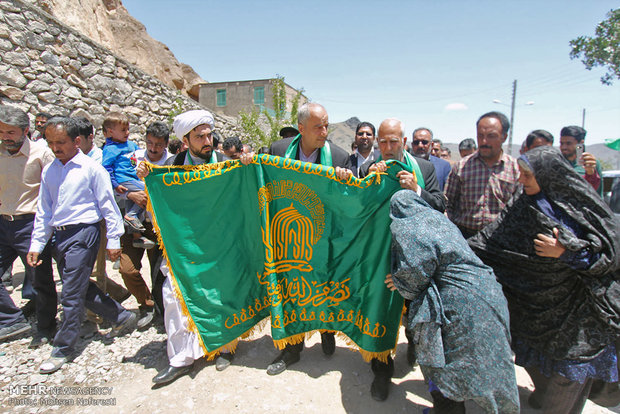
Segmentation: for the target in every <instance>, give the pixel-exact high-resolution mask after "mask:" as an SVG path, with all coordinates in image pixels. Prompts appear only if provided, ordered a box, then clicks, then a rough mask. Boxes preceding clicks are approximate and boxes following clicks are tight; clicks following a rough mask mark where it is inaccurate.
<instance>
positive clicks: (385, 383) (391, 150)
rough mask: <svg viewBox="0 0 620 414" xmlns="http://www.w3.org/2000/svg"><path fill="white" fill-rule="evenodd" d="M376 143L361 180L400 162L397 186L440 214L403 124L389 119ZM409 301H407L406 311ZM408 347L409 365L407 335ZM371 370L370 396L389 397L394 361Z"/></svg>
mask: <svg viewBox="0 0 620 414" xmlns="http://www.w3.org/2000/svg"><path fill="white" fill-rule="evenodd" d="M377 142H378V144H379V151H381V156H380V157H379V158H378V159H377V161H376V163H375V164H370V165H369V166H365V167H366V168H364V167H362V171H360V177H365V176H366V175H367V174H369V173H371V172H374V171H386V170H387V165H386V164H385V160H396V161H400V162H402V163H403V164H405V165H406V166H407V169H408V170H409V171H406V170H403V171H400V172H399V173H398V174H396V176H397V177H398V179H399V180H400V186H401V187H402V188H404V189H409V190H412V191H415V192H416V193H417V194H418V195H419V196H420V197H422V199H423V200H424V201H426V202H427V203H428V204H430V206H431V207H433V208H434V209H435V210H438V211H440V212H442V213H443V211H444V209H445V207H444V196H443V193H442V192H441V190H440V189H439V182H438V181H437V176H436V175H435V167H434V166H433V164H432V163H431V162H430V161H427V160H424V159H422V158H418V157H414V156H413V155H411V154H409V153H408V152H407V151H405V143H406V142H407V137H406V136H405V125H404V124H403V123H402V122H401V121H400V120H398V119H395V118H388V119H386V120H384V121H383V122H381V125H380V126H379V131H378V133H377ZM409 303H410V301H407V302H406V304H407V309H409ZM406 334H407V340H408V341H409V346H408V348H407V360H408V361H409V363H410V364H411V365H413V364H414V363H415V354H414V345H413V337H412V336H411V335H410V334H409V332H406ZM371 367H372V371H373V373H374V374H375V378H374V380H373V382H372V385H371V387H370V395H371V396H372V398H373V399H375V400H377V401H384V400H385V399H386V398H387V397H388V394H389V390H390V388H389V387H390V383H391V379H392V375H394V360H393V359H392V357H388V360H387V363H384V362H381V361H379V360H378V359H373V360H372V361H371Z"/></svg>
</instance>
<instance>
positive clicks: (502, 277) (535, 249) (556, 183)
mask: <svg viewBox="0 0 620 414" xmlns="http://www.w3.org/2000/svg"><path fill="white" fill-rule="evenodd" d="M519 166H520V169H521V177H520V179H519V181H520V182H521V183H522V184H523V190H522V192H520V193H517V194H515V196H514V197H513V199H512V200H511V202H510V203H509V204H508V206H507V207H506V209H505V210H504V211H503V212H502V214H501V215H500V217H499V218H498V220H497V221H495V222H494V223H492V224H490V225H489V226H487V227H486V228H484V229H483V230H482V231H481V232H480V233H479V234H477V235H476V236H474V237H472V238H471V239H469V244H470V246H471V247H472V248H473V249H474V251H475V252H476V253H477V254H478V256H480V257H481V258H482V260H483V261H484V262H485V263H486V264H488V265H490V266H491V267H492V268H493V270H494V271H495V275H496V276H497V278H498V280H499V282H500V283H501V284H502V286H503V290H504V294H505V295H506V299H507V300H508V308H509V311H510V330H511V334H512V348H513V350H514V352H515V355H516V361H515V363H516V364H517V365H521V366H523V367H525V368H526V369H527V371H528V373H529V374H530V376H531V378H532V381H533V382H534V385H535V391H534V393H533V394H532V395H531V396H530V398H529V403H530V405H532V406H534V407H536V408H541V407H542V408H543V410H544V412H545V413H579V412H581V411H582V409H583V406H584V404H585V402H586V399H587V398H588V395H589V393H590V391H591V388H592V385H593V384H595V385H596V386H597V387H598V388H600V386H601V384H604V383H606V384H609V383H615V382H617V381H618V368H617V353H616V341H617V339H618V335H619V333H620V329H619V328H620V285H619V283H618V281H619V279H620V267H619V261H620V258H619V255H618V249H619V245H620V240H619V226H618V220H617V219H616V218H615V217H614V214H613V213H612V212H611V211H610V209H609V208H608V207H607V205H606V204H605V203H604V202H603V200H602V199H601V198H600V196H599V195H598V194H597V193H596V192H595V191H594V190H593V189H592V187H591V186H590V184H588V183H587V182H586V181H585V180H583V178H581V177H580V176H579V174H577V173H576V172H575V171H574V170H573V168H572V166H571V165H570V164H569V163H568V162H567V161H566V160H565V159H564V157H563V156H562V154H561V153H560V151H558V150H557V149H556V148H552V147H547V146H544V147H538V148H535V149H532V150H531V151H528V152H527V153H525V154H524V155H523V156H521V158H519Z"/></svg>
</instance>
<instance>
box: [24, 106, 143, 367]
mask: <svg viewBox="0 0 620 414" xmlns="http://www.w3.org/2000/svg"><path fill="white" fill-rule="evenodd" d="M45 137H46V139H47V142H48V145H49V147H50V149H51V150H52V151H53V152H54V155H55V156H56V160H54V161H53V162H52V163H51V164H49V165H48V166H46V167H45V169H44V170H43V173H42V177H41V188H40V191H39V201H38V206H37V214H36V217H35V224H34V231H33V233H32V239H31V243H30V251H29V252H28V255H27V259H28V264H29V265H30V266H33V267H36V266H38V265H40V264H41V260H40V259H39V254H40V253H41V251H43V247H45V244H46V243H47V241H48V240H49V239H50V237H51V236H52V233H54V234H55V238H56V244H55V246H54V253H55V256H56V263H57V264H58V271H59V273H60V277H61V279H62V282H63V287H62V293H61V298H60V302H61V304H62V307H63V313H64V316H63V319H62V322H61V325H60V329H59V330H58V332H57V333H56V336H55V337H54V342H53V346H54V348H53V349H52V354H51V357H50V358H49V359H48V360H47V361H45V362H43V364H41V367H40V368H39V372H40V373H42V374H50V373H52V372H55V371H57V370H58V369H60V368H61V367H62V365H64V363H66V362H67V361H68V359H69V358H70V357H71V354H72V353H73V351H74V348H75V344H76V343H77V340H78V338H79V334H80V325H81V323H82V319H83V317H84V307H85V306H86V307H87V308H88V309H90V310H91V311H93V312H95V313H97V314H99V315H101V316H103V317H104V318H105V319H108V320H109V321H110V322H111V323H112V326H113V327H112V330H111V332H110V334H109V335H108V336H109V337H114V336H117V335H118V334H120V333H121V331H124V330H127V329H129V328H133V327H135V324H136V320H137V317H136V315H135V314H134V313H133V312H130V311H128V310H126V309H125V308H123V307H122V306H121V305H120V304H119V303H118V302H116V301H115V300H113V299H112V298H110V297H109V296H107V295H106V294H104V293H103V292H102V291H101V289H99V288H98V287H97V285H96V284H95V283H93V282H92V281H91V280H90V274H91V272H92V269H93V265H94V263H95V258H96V257H97V250H98V248H99V240H100V239H99V235H100V222H101V220H102V219H105V222H106V227H107V237H108V243H107V253H108V257H109V258H110V260H116V259H117V258H118V257H119V256H120V254H121V249H120V237H121V235H122V234H123V223H122V218H121V214H120V211H119V209H118V206H117V205H116V203H115V201H114V194H113V192H112V185H111V183H110V179H109V175H108V173H107V172H106V170H105V169H104V168H103V167H102V166H101V165H99V164H97V163H96V162H95V161H93V160H92V159H91V158H89V157H88V156H86V155H84V154H83V153H82V152H81V151H80V149H79V148H80V143H81V140H80V136H79V127H78V124H77V122H76V121H75V119H71V118H62V117H55V118H52V119H50V120H49V121H48V123H47V125H46V128H45ZM45 306H46V307H49V309H50V310H51V309H54V310H55V308H56V303H55V301H54V302H53V303H52V301H51V300H50V301H47V302H46V305H45ZM49 314H50V317H52V318H53V317H54V316H55V312H49Z"/></svg>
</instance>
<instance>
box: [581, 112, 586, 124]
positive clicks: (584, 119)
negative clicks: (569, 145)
mask: <svg viewBox="0 0 620 414" xmlns="http://www.w3.org/2000/svg"><path fill="white" fill-rule="evenodd" d="M581 127H582V128H583V129H585V128H586V108H583V112H582V113H581Z"/></svg>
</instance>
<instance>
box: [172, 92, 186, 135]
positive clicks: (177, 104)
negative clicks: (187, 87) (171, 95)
mask: <svg viewBox="0 0 620 414" xmlns="http://www.w3.org/2000/svg"><path fill="white" fill-rule="evenodd" d="M183 112H185V108H184V107H183V98H181V93H180V92H177V97H176V99H175V100H174V103H173V104H172V109H170V111H169V112H168V126H169V127H170V138H174V137H175V135H174V133H173V132H172V123H173V122H174V118H175V117H176V116H177V115H179V114H181V113H183ZM177 138H179V139H183V137H177Z"/></svg>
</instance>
